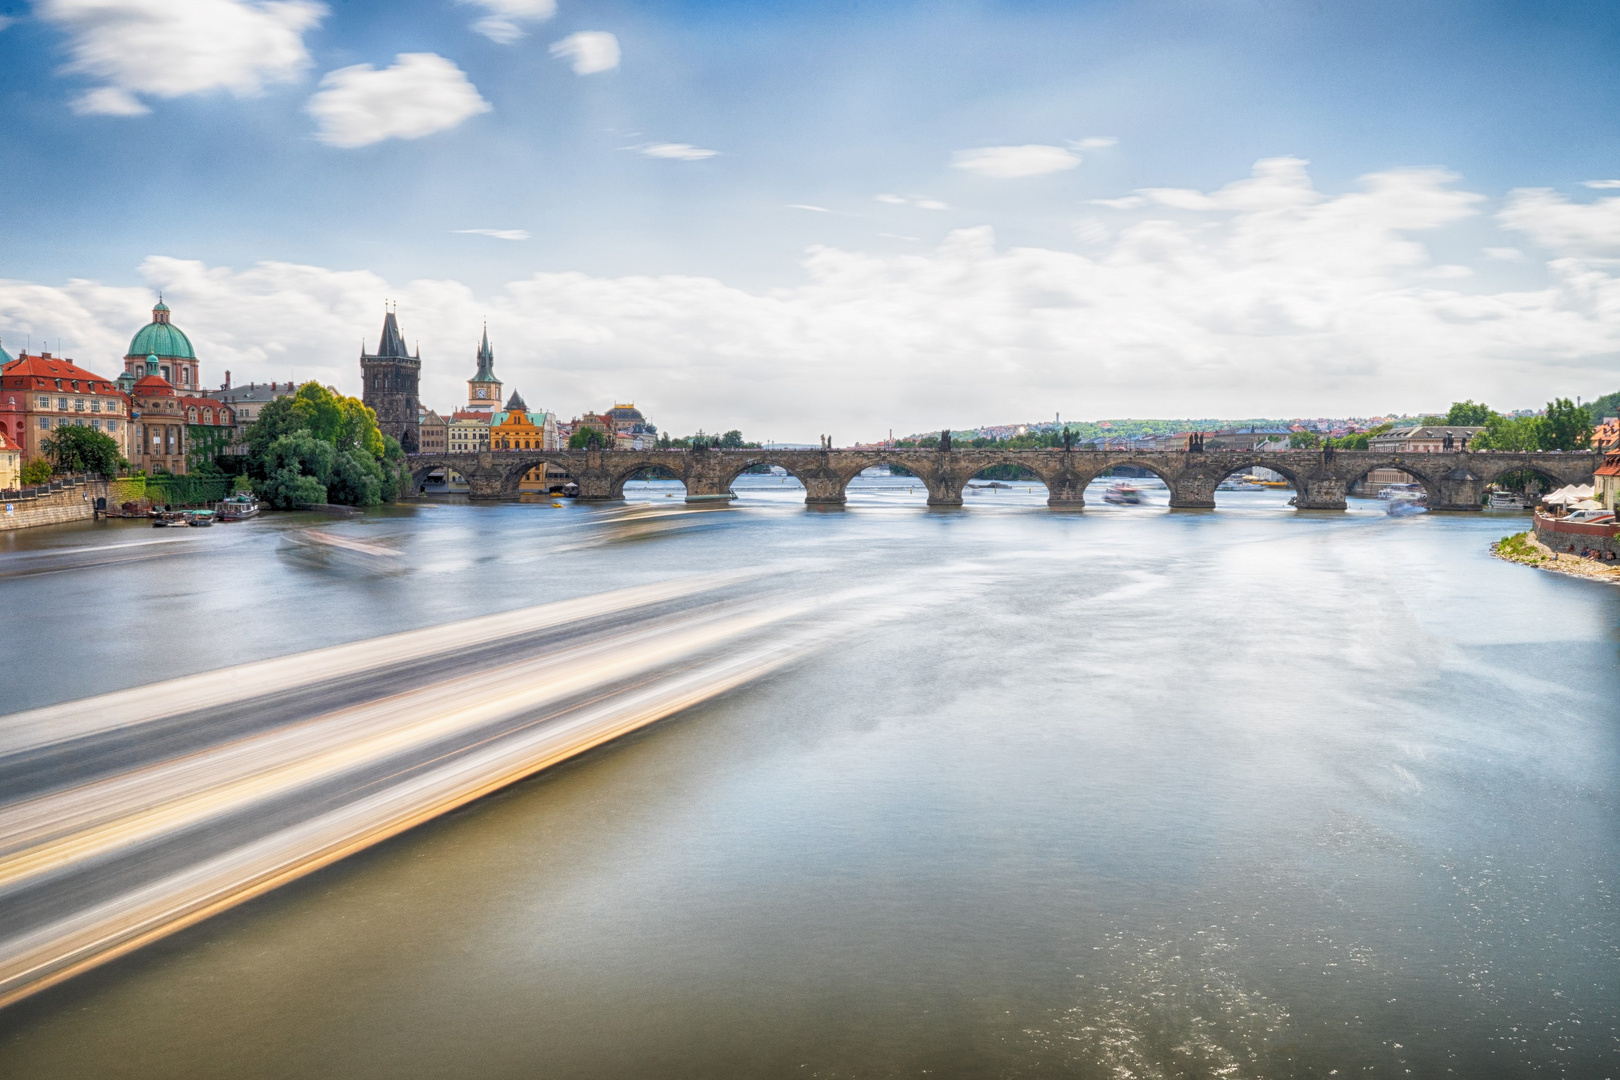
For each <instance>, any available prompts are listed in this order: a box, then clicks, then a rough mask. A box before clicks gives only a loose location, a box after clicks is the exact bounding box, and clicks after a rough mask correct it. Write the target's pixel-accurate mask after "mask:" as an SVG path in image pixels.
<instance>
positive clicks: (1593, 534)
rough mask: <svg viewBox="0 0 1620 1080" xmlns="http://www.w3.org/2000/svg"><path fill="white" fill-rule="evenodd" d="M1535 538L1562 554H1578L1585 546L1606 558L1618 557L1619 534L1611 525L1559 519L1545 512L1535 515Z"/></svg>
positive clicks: (1619, 548)
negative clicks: (1599, 552)
mask: <svg viewBox="0 0 1620 1080" xmlns="http://www.w3.org/2000/svg"><path fill="white" fill-rule="evenodd" d="M1535 528H1536V539H1537V540H1540V541H1541V542H1542V543H1543V544H1546V545H1547V546H1548V547H1550V548H1552V549H1553V550H1554V551H1557V552H1559V553H1562V554H1568V553H1569V552H1574V553H1576V554H1579V553H1580V552H1582V551H1584V550H1585V549H1587V548H1591V549H1593V550H1594V551H1601V552H1603V553H1604V555H1605V556H1606V557H1608V558H1616V559H1620V535H1616V529H1615V527H1614V526H1613V525H1587V524H1585V523H1583V522H1578V521H1559V520H1558V519H1557V518H1550V517H1548V516H1547V515H1545V514H1537V515H1536V526H1535Z"/></svg>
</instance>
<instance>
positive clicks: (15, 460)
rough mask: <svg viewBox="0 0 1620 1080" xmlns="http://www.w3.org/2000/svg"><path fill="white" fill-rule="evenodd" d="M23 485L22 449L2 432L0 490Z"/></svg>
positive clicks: (0, 435)
mask: <svg viewBox="0 0 1620 1080" xmlns="http://www.w3.org/2000/svg"><path fill="white" fill-rule="evenodd" d="M20 487H22V451H21V450H18V449H17V448H16V447H15V446H13V445H11V443H10V442H9V441H7V439H6V437H5V435H3V434H0V491H10V490H12V489H13V488H20Z"/></svg>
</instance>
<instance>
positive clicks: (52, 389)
mask: <svg viewBox="0 0 1620 1080" xmlns="http://www.w3.org/2000/svg"><path fill="white" fill-rule="evenodd" d="M129 413H130V405H129V398H127V397H126V396H124V394H123V392H122V391H120V390H119V389H118V387H117V386H116V385H114V383H113V381H112V380H111V379H104V378H102V377H101V376H100V375H97V374H96V373H95V372H93V371H86V370H85V369H84V368H82V367H79V366H78V365H77V364H75V363H74V362H73V361H72V360H69V359H67V358H66V357H61V356H52V355H51V354H50V353H48V352H42V353H40V354H39V355H38V356H30V355H28V354H27V353H23V354H22V355H21V356H19V357H17V359H15V360H11V361H9V362H6V363H5V364H4V366H3V367H0V435H4V436H5V437H6V438H7V440H9V441H10V442H11V443H12V445H13V446H15V447H16V448H17V449H18V450H19V451H21V453H22V460H23V461H24V462H28V461H32V460H34V459H35V458H36V457H39V456H40V454H41V450H40V445H41V444H42V443H43V442H44V441H45V440H46V439H48V438H50V434H51V431H52V430H53V429H55V428H59V427H62V426H64V425H75V426H79V427H90V428H94V429H95V430H96V431H102V432H105V433H107V434H108V435H110V436H112V438H113V440H114V441H115V442H117V443H118V448H119V450H120V451H122V453H123V454H124V456H125V457H133V455H132V454H131V453H130V450H131V449H133V447H132V446H131V443H130V437H131V434H132V433H131V430H130V423H129V421H130V415H129Z"/></svg>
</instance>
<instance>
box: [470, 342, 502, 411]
mask: <svg viewBox="0 0 1620 1080" xmlns="http://www.w3.org/2000/svg"><path fill="white" fill-rule="evenodd" d="M500 407H501V380H499V379H497V378H496V377H495V350H494V349H492V348H490V347H489V324H488V323H485V324H484V340H483V341H482V342H480V343H479V345H478V374H476V375H474V376H473V377H472V378H470V379H468V380H467V411H468V412H481V413H483V414H484V415H486V416H493V415H494V414H495V410H497V409H499V408H500Z"/></svg>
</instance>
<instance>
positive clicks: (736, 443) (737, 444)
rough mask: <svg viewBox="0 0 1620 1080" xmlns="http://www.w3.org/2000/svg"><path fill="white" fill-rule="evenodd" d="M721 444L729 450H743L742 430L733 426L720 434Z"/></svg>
mask: <svg viewBox="0 0 1620 1080" xmlns="http://www.w3.org/2000/svg"><path fill="white" fill-rule="evenodd" d="M720 445H721V446H722V447H724V448H725V449H727V450H741V449H742V448H743V437H742V432H740V431H738V430H737V429H736V428H732V429H731V430H730V431H728V432H726V433H725V434H724V435H722V436H720Z"/></svg>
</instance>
